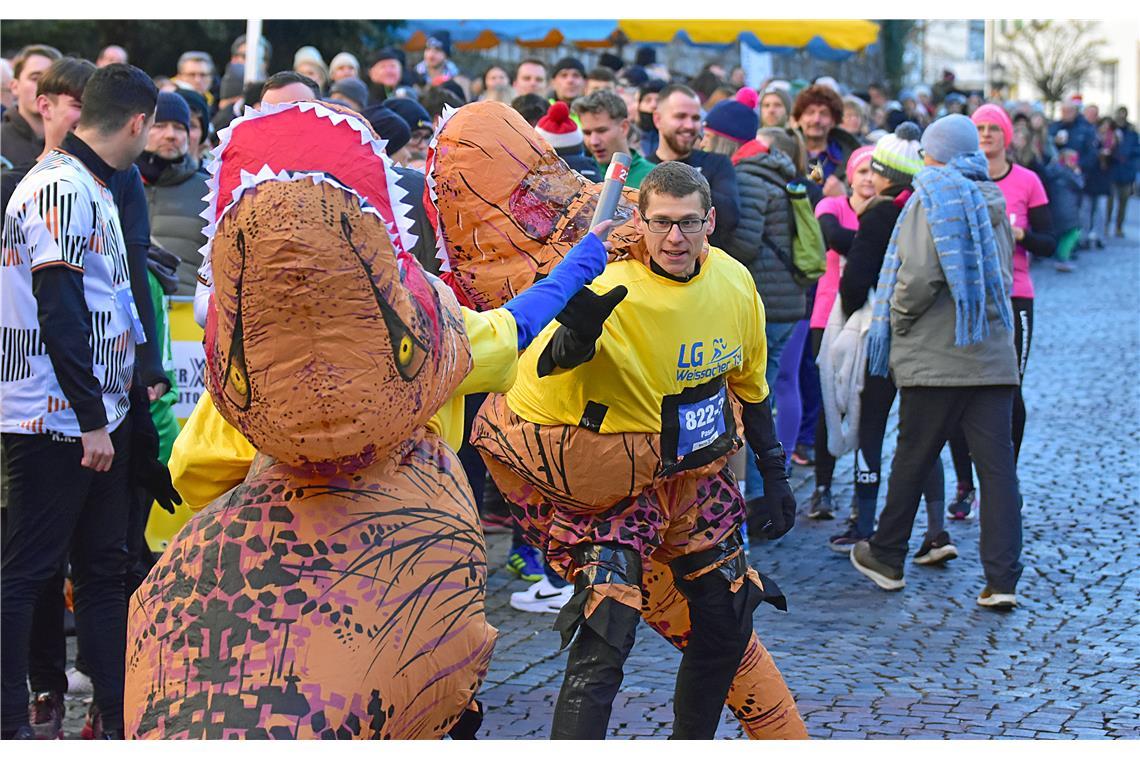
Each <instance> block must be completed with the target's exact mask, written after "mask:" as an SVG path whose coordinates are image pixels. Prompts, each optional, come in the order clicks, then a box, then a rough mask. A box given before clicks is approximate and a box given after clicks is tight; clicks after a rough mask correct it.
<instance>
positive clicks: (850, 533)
mask: <svg viewBox="0 0 1140 760" xmlns="http://www.w3.org/2000/svg"><path fill="white" fill-rule="evenodd" d="M866 538H867V536H864V535H861V534H860V533H859V531H857V530H855V525H854V524H852V525H849V526H848V527H847V530H846V531H844V532H843V533H840V534H839V535H837V536H832V537H831V538H829V539H827V548H828V549H831V551H833V552H835V553H836V554H850V552H851V547H853V546H855V544H857V543H859V542H860V541H863V540H865V539H866Z"/></svg>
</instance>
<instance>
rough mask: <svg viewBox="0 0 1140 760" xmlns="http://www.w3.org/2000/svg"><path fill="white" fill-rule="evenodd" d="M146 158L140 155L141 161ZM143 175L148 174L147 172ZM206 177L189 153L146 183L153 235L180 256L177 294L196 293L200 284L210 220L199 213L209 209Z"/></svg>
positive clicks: (167, 248)
mask: <svg viewBox="0 0 1140 760" xmlns="http://www.w3.org/2000/svg"><path fill="white" fill-rule="evenodd" d="M144 155H145V154H144ZM142 160H143V159H142V158H141V157H140V159H139V161H142ZM136 163H139V162H136ZM142 168H143V167H142V166H140V167H139V169H140V170H142ZM143 176H144V178H145V177H146V172H145V171H143ZM206 179H207V175H206V173H205V171H203V170H202V169H201V168H200V167H199V166H198V160H197V159H196V158H194V157H193V156H191V155H189V154H187V155H185V156H183V157H182V159H181V160H180V161H178V162H177V163H174V164H171V165H169V166H166V167H165V168H164V169H163V170H162V173H161V174H160V175H159V177H158V180H157V181H156V182H153V183H151V182H147V183H146V200H147V207H148V210H149V211H150V234H151V237H152V238H154V239H155V240H157V241H158V244H159V245H161V246H162V247H163V248H165V249H166V250H168V251H170V252H171V253H173V254H174V255H176V256H177V257H178V258H179V264H178V293H177V295H180V296H192V295H194V288H195V286H196V285H197V283H198V267H200V266H201V265H202V254H200V253H199V252H198V249H199V248H201V247H202V246H203V245H205V243H206V235H205V233H204V232H203V228H204V227H205V225H206V222H205V221H204V220H203V219H202V217H201V216H199V214H201V213H202V212H203V211H204V210H205V209H206V202H205V201H204V200H202V198H204V197H205V195H206Z"/></svg>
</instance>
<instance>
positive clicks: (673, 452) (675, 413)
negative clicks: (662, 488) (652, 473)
mask: <svg viewBox="0 0 1140 760" xmlns="http://www.w3.org/2000/svg"><path fill="white" fill-rule="evenodd" d="M739 443H740V441H739V439H738V438H737V435H736V421H735V418H734V417H733V413H732V409H731V401H730V399H729V397H728V389H727V387H726V386H725V383H724V378H723V377H718V378H714V379H713V380H710V381H708V382H706V383H702V384H701V385H698V386H695V387H692V388H686V389H684V390H683V391H681V392H680V393H676V394H674V395H671V396H665V397H664V398H663V399H662V400H661V464H662V473H663V474H664V475H670V474H673V473H675V472H680V471H682V470H690V469H693V468H696V467H703V466H704V465H706V464H709V463H710V462H712V461H714V460H716V459H718V458H720V457H722V456H724V455H725V454H728V453H731V452H732V451H733V449H735V448H736V446H738V445H739Z"/></svg>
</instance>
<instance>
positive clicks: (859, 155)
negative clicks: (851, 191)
mask: <svg viewBox="0 0 1140 760" xmlns="http://www.w3.org/2000/svg"><path fill="white" fill-rule="evenodd" d="M874 152H875V146H874V145H864V146H863V147H861V148H856V149H855V152H854V153H852V154H851V158H849V159H847V177H848V181H849V182H850V178H851V177H854V176H855V170H856V169H858V168H859V164H861V163H863V162H864V161H870V160H871V154H872V153H874Z"/></svg>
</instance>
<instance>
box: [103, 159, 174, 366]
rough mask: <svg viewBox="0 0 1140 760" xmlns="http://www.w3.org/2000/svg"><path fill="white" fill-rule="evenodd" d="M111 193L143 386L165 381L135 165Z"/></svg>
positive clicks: (146, 215)
mask: <svg viewBox="0 0 1140 760" xmlns="http://www.w3.org/2000/svg"><path fill="white" fill-rule="evenodd" d="M111 194H112V195H113V196H114V198H115V206H116V207H118V210H119V226H120V227H122V228H123V242H125V243H126V244H127V268H128V270H129V272H130V280H131V296H132V297H133V298H134V300H135V308H136V309H138V312H139V321H140V322H142V326H143V333H145V334H146V343H142V344H140V345H138V346H137V347H136V349H135V369H136V371H137V373H138V376H139V378H140V379H141V380H142V382H143V383H144V384H146V385H154V384H155V383H158V382H162V381H164V380H166V379H167V378H166V372H165V371H164V370H163V369H162V357H161V356H160V353H159V346H160V345H161V341H160V340H159V335H158V329H157V328H156V326H155V316H154V304H153V302H152V301H151V298H150V283H149V279H148V278H149V275H148V274H147V266H146V260H147V251H148V250H149V249H150V211H149V209H148V208H147V201H146V190H144V189H143V183H142V175H140V174H139V169H138V167H137V166H134V165H133V164H132V165H131V168H130V169H124V170H123V171H120V172H116V173H115V174H114V175H112V177H111Z"/></svg>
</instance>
